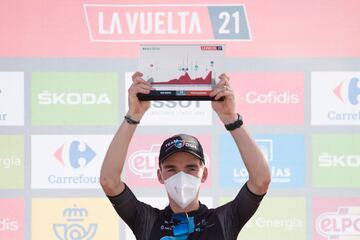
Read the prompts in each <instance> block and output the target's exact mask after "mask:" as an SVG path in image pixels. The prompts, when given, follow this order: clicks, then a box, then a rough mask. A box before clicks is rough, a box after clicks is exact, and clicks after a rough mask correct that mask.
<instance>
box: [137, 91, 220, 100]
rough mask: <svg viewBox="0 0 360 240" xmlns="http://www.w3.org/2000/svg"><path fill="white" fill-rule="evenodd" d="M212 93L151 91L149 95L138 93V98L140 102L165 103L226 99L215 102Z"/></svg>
mask: <svg viewBox="0 0 360 240" xmlns="http://www.w3.org/2000/svg"><path fill="white" fill-rule="evenodd" d="M209 93H210V91H199V90H194V91H191V90H190V91H188V90H186V91H185V90H180V91H174V90H155V91H150V93H149V94H143V93H138V94H137V97H138V99H139V100H140V101H151V100H155V101H164V100H178V101H182V100H183V101H189V100H194V101H222V100H224V98H220V99H219V100H215V97H210V96H209Z"/></svg>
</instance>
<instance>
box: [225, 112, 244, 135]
mask: <svg viewBox="0 0 360 240" xmlns="http://www.w3.org/2000/svg"><path fill="white" fill-rule="evenodd" d="M237 116H238V118H237V120H236V121H235V122H233V123H229V124H225V125H224V126H225V128H226V130H228V131H232V130H235V129H237V128H239V127H241V126H242V125H243V118H242V116H241V115H240V114H238V113H237Z"/></svg>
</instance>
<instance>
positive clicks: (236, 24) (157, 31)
mask: <svg viewBox="0 0 360 240" xmlns="http://www.w3.org/2000/svg"><path fill="white" fill-rule="evenodd" d="M144 9H146V10H145V11H144ZM84 12H85V19H86V24H87V26H88V30H89V36H90V40H91V41H93V42H122V41H126V42H146V41H177V42H178V41H199V40H202V41H204V40H206V41H212V40H221V41H224V40H225V41H226V40H232V41H233V40H238V41H251V32H250V27H249V21H248V18H247V14H246V9H245V6H244V5H243V4H229V5H215V4H213V5H212V4H208V5H205V4H187V5H185V4H142V5H141V4H139V5H120V4H115V5H111V4H84Z"/></svg>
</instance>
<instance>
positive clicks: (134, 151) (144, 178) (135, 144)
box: [125, 135, 212, 188]
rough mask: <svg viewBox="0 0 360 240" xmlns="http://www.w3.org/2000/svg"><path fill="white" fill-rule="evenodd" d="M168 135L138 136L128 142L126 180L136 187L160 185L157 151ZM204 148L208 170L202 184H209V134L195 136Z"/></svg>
mask: <svg viewBox="0 0 360 240" xmlns="http://www.w3.org/2000/svg"><path fill="white" fill-rule="evenodd" d="M168 137H170V136H159V135H154V136H144V135H142V136H140V135H136V136H134V137H133V140H132V142H131V143H130V146H129V150H128V156H127V160H126V166H127V169H126V170H127V171H126V172H125V174H126V181H127V182H128V183H129V184H131V185H132V186H136V187H156V188H158V187H159V186H160V183H159V181H158V178H157V173H156V172H157V169H159V152H160V147H161V144H162V143H163V141H164V140H165V139H167V138H168ZM196 137H197V138H198V139H199V141H200V143H201V145H202V147H203V150H204V155H205V164H206V167H207V168H208V171H209V176H208V179H207V180H206V182H205V183H204V185H203V186H210V185H211V178H212V174H211V173H212V171H211V165H212V164H211V160H212V158H211V155H210V152H211V149H212V148H211V138H210V137H209V136H206V135H205V136H204V135H200V136H196Z"/></svg>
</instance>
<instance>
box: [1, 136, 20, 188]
mask: <svg viewBox="0 0 360 240" xmlns="http://www.w3.org/2000/svg"><path fill="white" fill-rule="evenodd" d="M23 187H24V137H23V136H10V135H9V136H0V188H2V189H10V188H23Z"/></svg>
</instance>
